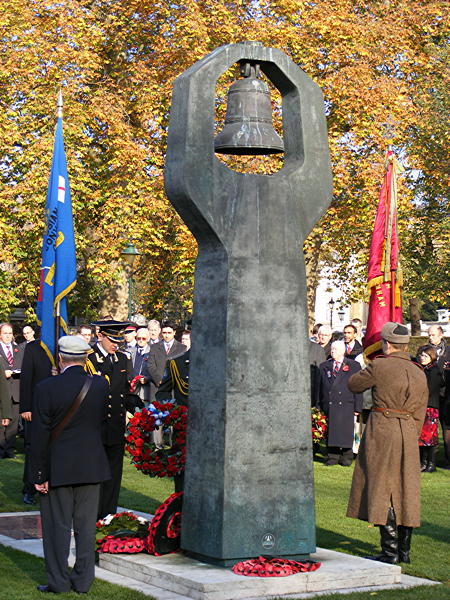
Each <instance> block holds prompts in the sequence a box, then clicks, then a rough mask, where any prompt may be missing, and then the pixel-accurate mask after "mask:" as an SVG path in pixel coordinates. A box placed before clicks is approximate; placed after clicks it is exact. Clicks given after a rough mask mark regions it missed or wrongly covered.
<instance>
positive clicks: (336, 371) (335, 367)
mask: <svg viewBox="0 0 450 600" xmlns="http://www.w3.org/2000/svg"><path fill="white" fill-rule="evenodd" d="M338 373H339V364H338V363H337V362H336V361H335V362H334V366H333V377H336V375H337V374H338Z"/></svg>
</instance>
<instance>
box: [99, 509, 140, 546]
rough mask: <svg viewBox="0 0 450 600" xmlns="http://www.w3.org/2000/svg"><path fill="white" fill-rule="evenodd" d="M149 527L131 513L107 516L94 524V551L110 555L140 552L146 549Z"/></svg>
mask: <svg viewBox="0 0 450 600" xmlns="http://www.w3.org/2000/svg"><path fill="white" fill-rule="evenodd" d="M149 526H150V523H149V521H147V520H146V519H143V518H142V517H138V516H136V515H135V514H133V513H132V512H128V511H126V512H121V513H116V514H115V515H107V516H106V517H105V518H104V519H100V521H97V524H96V527H97V532H96V535H95V540H96V545H97V548H96V550H97V552H108V553H110V554H116V553H118V552H126V553H128V554H134V553H136V552H142V551H143V550H144V549H145V547H146V538H147V536H148V528H149Z"/></svg>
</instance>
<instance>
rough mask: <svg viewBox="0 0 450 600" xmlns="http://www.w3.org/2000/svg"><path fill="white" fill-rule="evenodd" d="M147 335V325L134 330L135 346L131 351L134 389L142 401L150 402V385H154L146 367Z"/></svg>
mask: <svg viewBox="0 0 450 600" xmlns="http://www.w3.org/2000/svg"><path fill="white" fill-rule="evenodd" d="M149 337H150V334H149V331H148V329H147V327H140V328H139V329H138V330H137V332H136V347H135V348H134V351H132V352H131V361H132V363H133V373H132V381H134V384H133V385H134V391H135V393H136V394H137V395H138V396H139V398H140V399H141V400H142V401H143V402H144V403H148V402H150V396H151V386H153V387H154V385H153V382H152V381H151V380H150V377H149V374H148V372H147V369H146V365H147V362H148V355H149V352H150V345H149V343H148V341H149ZM153 397H154V393H153Z"/></svg>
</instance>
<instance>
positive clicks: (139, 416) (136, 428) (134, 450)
mask: <svg viewBox="0 0 450 600" xmlns="http://www.w3.org/2000/svg"><path fill="white" fill-rule="evenodd" d="M159 427H162V429H163V432H164V431H170V432H171V445H164V446H163V447H160V446H157V445H156V444H155V443H154V441H153V431H155V429H157V428H159ZM186 428H187V408H186V406H182V405H181V406H176V405H175V404H172V403H170V402H168V403H163V402H153V404H151V405H150V407H149V410H148V409H146V408H144V409H143V410H142V411H140V412H137V413H135V415H134V416H133V417H132V419H130V421H129V423H128V434H127V436H126V438H125V439H126V443H127V445H126V450H127V452H128V453H129V454H130V455H131V457H132V461H131V462H132V464H134V466H135V467H136V469H137V470H138V471H142V473H144V474H145V475H149V476H150V477H174V476H175V475H178V473H180V472H181V471H182V470H183V469H184V464H185V461H186Z"/></svg>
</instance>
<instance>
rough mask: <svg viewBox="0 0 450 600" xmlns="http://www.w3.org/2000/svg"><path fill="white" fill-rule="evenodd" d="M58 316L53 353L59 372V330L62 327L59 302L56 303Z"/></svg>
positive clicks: (56, 316)
mask: <svg viewBox="0 0 450 600" xmlns="http://www.w3.org/2000/svg"><path fill="white" fill-rule="evenodd" d="M55 310H56V314H55V346H54V348H55V349H54V353H53V359H54V361H55V366H56V368H57V369H58V371H59V361H58V340H59V330H60V327H61V312H60V306H59V302H57V303H56V307H55Z"/></svg>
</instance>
